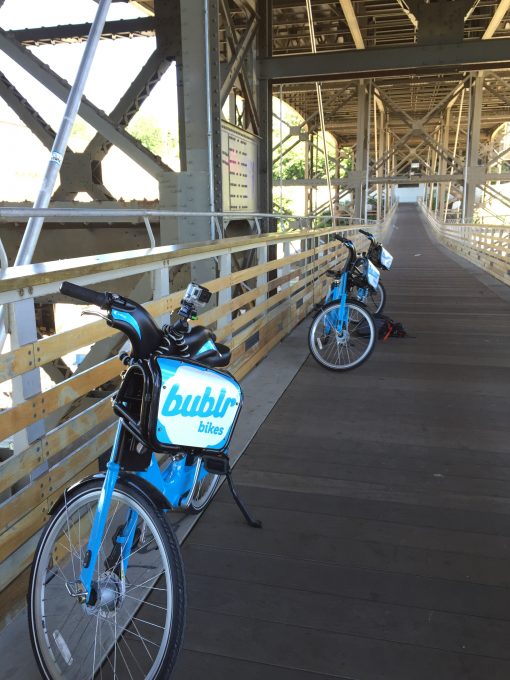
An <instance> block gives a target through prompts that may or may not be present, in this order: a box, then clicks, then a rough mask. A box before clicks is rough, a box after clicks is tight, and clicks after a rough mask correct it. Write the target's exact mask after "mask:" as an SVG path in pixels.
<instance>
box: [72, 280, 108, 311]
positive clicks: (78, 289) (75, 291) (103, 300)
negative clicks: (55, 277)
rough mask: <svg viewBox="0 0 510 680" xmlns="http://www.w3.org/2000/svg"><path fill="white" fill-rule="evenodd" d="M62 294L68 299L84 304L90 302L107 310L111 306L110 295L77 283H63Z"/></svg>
mask: <svg viewBox="0 0 510 680" xmlns="http://www.w3.org/2000/svg"><path fill="white" fill-rule="evenodd" d="M60 292H61V293H62V295H66V296H67V297H72V298H75V299H76V300H81V301H82V302H88V303H89V304H91V305H97V306H98V307H101V309H106V308H107V307H108V306H109V295H108V293H98V292H97V291H95V290H92V289H91V288H85V287H84V286H77V285H76V284H75V283H70V282H69V281H64V282H63V283H62V285H61V286H60Z"/></svg>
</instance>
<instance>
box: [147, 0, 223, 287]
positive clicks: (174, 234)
mask: <svg viewBox="0 0 510 680" xmlns="http://www.w3.org/2000/svg"><path fill="white" fill-rule="evenodd" d="M167 4H168V3H163V2H160V3H159V4H158V5H157V7H156V9H157V10H158V9H159V11H160V12H162V13H163V12H164V11H165V7H166V5H167ZM168 30H172V31H175V30H178V29H177V27H176V26H175V25H173V26H172V27H168ZM180 50H181V51H180V54H178V55H177V60H176V66H177V72H178V76H177V80H178V93H179V94H178V97H179V99H180V100H181V101H182V105H183V112H182V114H183V115H180V116H179V128H180V143H181V148H180V156H181V172H180V173H166V174H165V175H164V176H163V177H162V178H161V180H160V205H161V207H162V208H167V209H173V210H182V211H189V212H192V211H196V212H199V211H203V212H208V211H212V212H214V211H218V212H221V211H222V182H221V164H222V155H221V110H220V69H219V7H218V0H181V2H180ZM213 227H214V224H213V222H212V221H211V220H210V219H208V218H194V217H189V218H178V219H173V218H165V219H162V220H161V223H160V234H161V244H162V245H165V244H168V243H182V242H193V241H207V240H209V239H211V238H212V237H213V234H214V229H213ZM216 274H217V271H216V265H215V263H214V262H213V261H212V260H204V261H200V262H197V263H193V264H191V265H188V266H183V267H181V268H180V269H179V271H178V272H175V271H174V272H172V287H173V288H176V287H183V286H185V285H186V283H187V282H188V281H189V280H190V278H191V279H193V280H197V281H207V280H209V279H213V278H215V277H216Z"/></svg>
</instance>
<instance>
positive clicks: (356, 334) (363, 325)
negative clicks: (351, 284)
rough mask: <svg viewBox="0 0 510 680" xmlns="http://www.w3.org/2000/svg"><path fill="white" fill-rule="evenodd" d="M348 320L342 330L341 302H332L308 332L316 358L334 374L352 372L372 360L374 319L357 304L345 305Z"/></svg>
mask: <svg viewBox="0 0 510 680" xmlns="http://www.w3.org/2000/svg"><path fill="white" fill-rule="evenodd" d="M345 307H346V316H347V320H346V321H344V323H343V326H342V327H341V328H340V327H339V326H340V325H339V315H340V302H330V303H329V304H328V305H326V306H325V307H324V309H322V310H321V311H320V312H319V314H318V315H317V316H316V317H315V319H314V321H313V322H312V325H311V326H310V330H309V332H308V346H309V348H310V352H311V354H312V356H313V358H314V359H315V360H316V361H317V362H318V363H319V364H321V366H325V367H326V368H329V369H330V370H332V371H348V370H350V369H351V368H356V367H357V366H359V365H360V364H362V363H363V362H364V361H366V360H367V359H368V357H369V356H370V354H371V353H372V352H373V350H374V346H375V339H376V331H375V324H374V321H373V319H372V315H371V314H370V312H368V311H367V309H366V308H365V307H363V306H361V305H359V304H357V303H355V302H352V301H348V302H346V303H345Z"/></svg>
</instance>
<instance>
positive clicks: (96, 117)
mask: <svg viewBox="0 0 510 680" xmlns="http://www.w3.org/2000/svg"><path fill="white" fill-rule="evenodd" d="M0 50H2V51H3V52H5V54H7V55H8V56H9V57H11V59H13V60H14V61H15V62H16V63H17V64H18V65H19V66H21V67H22V68H23V69H24V70H25V71H27V72H28V73H30V75H32V76H34V78H36V79H37V80H38V81H39V82H40V83H41V84H42V85H44V86H45V87H46V88H47V89H48V90H50V92H52V93H53V94H54V95H56V96H57V97H58V98H59V99H61V100H62V101H67V98H68V95H69V91H70V89H71V88H70V85H69V84H68V83H67V82H66V81H65V80H64V79H63V78H60V76H58V75H57V74H55V73H54V72H53V71H52V70H51V69H50V68H48V66H46V64H44V63H43V62H42V61H41V60H40V59H38V58H37V57H35V56H34V55H33V54H32V53H31V52H30V51H29V50H28V49H26V48H25V47H23V46H22V45H20V44H19V43H17V42H16V41H15V40H14V39H13V38H10V37H9V36H8V35H7V33H6V31H4V30H3V29H0ZM79 115H80V116H81V117H82V118H83V119H84V120H85V121H86V122H87V123H89V124H90V125H92V127H94V128H95V129H96V130H97V131H98V132H99V133H101V134H102V135H103V136H104V137H106V138H107V139H108V140H110V141H111V142H112V143H113V144H115V146H117V147H118V148H119V149H121V151H124V153H125V154H126V155H128V156H129V157H130V158H131V159H133V160H134V161H135V162H136V163H137V164H138V165H140V166H141V167H142V168H143V169H144V170H146V171H147V172H148V173H149V174H150V175H152V176H153V177H155V178H156V179H160V177H161V176H163V175H164V174H165V173H168V172H171V170H170V168H169V167H168V166H167V165H166V164H165V163H163V161H162V160H161V158H159V157H158V156H156V155H155V154H153V153H151V152H150V151H148V150H147V149H146V148H145V147H144V146H143V145H142V144H141V143H140V142H138V141H137V140H136V139H135V138H134V137H132V136H131V135H130V134H128V133H127V132H125V131H124V130H122V129H120V128H119V127H117V126H116V125H114V124H113V123H112V122H111V121H110V120H109V119H108V116H107V115H106V114H105V113H104V112H103V111H101V110H100V109H98V108H97V107H96V106H94V104H92V103H91V102H89V101H88V100H87V99H85V97H84V98H83V99H82V102H81V104H80V108H79Z"/></svg>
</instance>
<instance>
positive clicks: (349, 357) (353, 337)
mask: <svg viewBox="0 0 510 680" xmlns="http://www.w3.org/2000/svg"><path fill="white" fill-rule="evenodd" d="M335 238H336V239H337V240H338V241H341V242H342V243H343V244H344V245H345V246H346V247H347V248H348V250H349V256H348V258H347V261H346V263H345V265H344V268H343V269H342V270H341V271H340V272H338V271H334V270H329V271H327V272H326V274H327V275H328V276H330V277H332V278H333V279H334V280H333V282H332V284H331V289H330V292H329V293H328V296H327V297H326V300H325V302H324V304H323V305H321V306H320V309H319V311H318V313H317V315H316V316H315V318H314V320H313V322H312V325H311V326H310V330H309V332H308V346H309V348H310V352H311V354H312V356H313V358H314V359H315V360H316V361H317V362H318V363H319V364H321V366H324V367H325V368H329V369H330V370H332V371H347V370H349V369H352V368H356V367H357V366H359V365H360V364H362V363H363V362H364V361H366V360H367V359H368V357H369V356H370V354H371V353H372V352H373V350H374V346H375V341H376V329H375V324H374V320H373V318H372V314H371V313H370V312H369V310H368V309H367V307H366V306H365V305H364V304H363V302H364V300H365V299H366V297H367V296H368V294H369V292H370V291H375V290H376V289H377V286H378V283H379V271H378V269H377V267H375V266H374V265H373V264H372V262H371V261H370V259H369V258H368V257H366V256H363V257H358V255H357V253H356V248H355V247H354V244H353V243H352V241H350V240H349V239H347V238H344V237H343V236H339V235H335ZM354 288H356V290H357V299H352V298H351V297H349V296H350V295H352V290H353V289H354ZM360 297H362V298H363V299H360Z"/></svg>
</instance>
